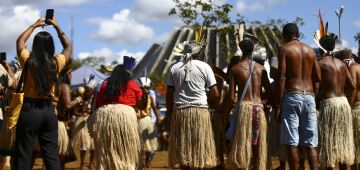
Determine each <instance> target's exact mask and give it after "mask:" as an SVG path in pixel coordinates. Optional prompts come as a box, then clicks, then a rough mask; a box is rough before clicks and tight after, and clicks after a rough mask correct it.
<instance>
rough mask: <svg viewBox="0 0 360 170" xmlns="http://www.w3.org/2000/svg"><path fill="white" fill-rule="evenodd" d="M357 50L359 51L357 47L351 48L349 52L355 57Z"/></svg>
mask: <svg viewBox="0 0 360 170" xmlns="http://www.w3.org/2000/svg"><path fill="white" fill-rule="evenodd" d="M358 50H359V48H358V47H352V48H351V52H352V53H353V54H356V55H357V53H358Z"/></svg>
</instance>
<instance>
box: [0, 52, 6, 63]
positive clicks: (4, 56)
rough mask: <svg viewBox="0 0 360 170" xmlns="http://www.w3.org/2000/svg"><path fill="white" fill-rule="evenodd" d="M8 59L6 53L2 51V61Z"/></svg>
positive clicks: (0, 59)
mask: <svg viewBox="0 0 360 170" xmlns="http://www.w3.org/2000/svg"><path fill="white" fill-rule="evenodd" d="M4 60H6V53H5V52H0V62H1V61H4Z"/></svg>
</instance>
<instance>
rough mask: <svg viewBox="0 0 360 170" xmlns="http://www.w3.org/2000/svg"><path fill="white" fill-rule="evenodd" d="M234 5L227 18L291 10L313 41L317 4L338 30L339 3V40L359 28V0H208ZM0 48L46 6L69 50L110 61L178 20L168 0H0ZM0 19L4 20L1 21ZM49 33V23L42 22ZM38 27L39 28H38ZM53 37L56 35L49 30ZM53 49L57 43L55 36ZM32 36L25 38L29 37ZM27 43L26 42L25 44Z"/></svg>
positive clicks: (146, 44)
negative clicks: (66, 37) (72, 30)
mask: <svg viewBox="0 0 360 170" xmlns="http://www.w3.org/2000/svg"><path fill="white" fill-rule="evenodd" d="M214 1H215V3H222V2H228V3H230V4H232V5H233V6H234V8H233V11H232V14H231V15H232V18H233V20H235V18H236V17H235V14H236V13H240V14H241V15H243V16H245V18H246V19H248V20H249V21H253V20H259V21H262V22H266V21H267V20H269V19H271V18H284V19H286V20H288V21H292V20H294V19H295V18H296V17H297V16H299V17H301V18H303V19H304V21H305V26H303V27H301V28H300V30H301V31H302V32H303V33H304V34H305V38H304V39H302V40H303V41H304V42H305V43H307V44H309V45H313V44H314V43H313V40H312V36H313V32H314V31H315V30H316V29H318V18H317V17H316V14H317V10H318V9H321V11H322V13H323V20H324V21H329V30H330V32H335V33H337V32H338V19H337V16H336V15H335V10H336V9H338V8H339V7H340V6H341V5H344V6H345V10H344V13H343V16H342V20H341V21H342V32H341V33H342V39H343V40H344V45H345V46H347V47H348V48H352V49H354V50H356V49H357V43H356V42H355V41H354V38H353V36H354V35H355V33H356V32H360V13H359V12H356V11H358V10H357V8H359V7H360V1H359V0H347V1H345V0H214ZM0 2H1V3H0V20H1V21H2V22H3V24H1V25H0V30H1V31H0V39H1V41H0V51H7V52H8V54H9V58H11V57H10V56H13V55H14V54H15V52H14V51H15V41H16V38H17V36H18V35H19V34H20V33H21V32H22V31H23V30H25V29H26V28H27V27H28V26H30V24H32V23H33V22H35V21H36V19H37V18H38V17H40V16H41V15H44V14H45V10H46V9H47V8H54V9H55V16H57V18H58V22H59V24H60V26H61V27H62V28H63V30H64V32H65V33H67V34H68V35H70V27H71V24H70V23H71V22H70V21H71V17H73V18H74V28H75V36H74V56H75V57H79V58H81V59H83V58H86V57H88V56H104V57H106V59H107V61H108V62H109V63H110V62H112V61H113V60H118V61H121V56H123V55H132V56H136V57H138V58H141V57H142V56H143V55H144V53H146V51H147V50H148V49H149V48H150V46H151V45H152V44H153V43H163V42H164V41H165V40H166V39H167V37H168V36H169V34H170V33H171V32H172V31H173V30H174V28H175V27H179V26H181V25H182V23H181V22H180V21H179V18H177V17H175V16H171V17H169V16H168V15H167V13H168V11H169V9H170V8H171V7H172V6H173V3H172V0H132V1H131V0H61V1H59V0H34V1H29V0H0ZM4 23H5V24H4ZM45 30H47V31H50V32H52V33H54V35H55V32H54V31H53V29H52V28H51V27H50V28H45ZM38 31H40V30H38ZM54 37H56V36H54ZM55 40H56V42H57V46H56V47H57V51H58V52H60V51H61V46H60V43H59V41H58V40H57V38H55ZM31 41H32V40H29V42H31ZM28 46H30V45H28Z"/></svg>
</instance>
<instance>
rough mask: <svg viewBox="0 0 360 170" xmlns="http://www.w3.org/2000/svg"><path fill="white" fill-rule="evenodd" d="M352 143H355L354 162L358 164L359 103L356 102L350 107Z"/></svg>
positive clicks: (359, 147) (359, 139)
mask: <svg viewBox="0 0 360 170" xmlns="http://www.w3.org/2000/svg"><path fill="white" fill-rule="evenodd" d="M352 116H353V128H354V142H355V148H356V149H355V162H354V163H356V164H360V102H356V103H354V104H353V107H352Z"/></svg>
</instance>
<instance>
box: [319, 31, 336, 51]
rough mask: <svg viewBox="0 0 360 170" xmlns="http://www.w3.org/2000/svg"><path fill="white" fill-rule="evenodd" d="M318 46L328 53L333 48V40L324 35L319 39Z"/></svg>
mask: <svg viewBox="0 0 360 170" xmlns="http://www.w3.org/2000/svg"><path fill="white" fill-rule="evenodd" d="M320 45H321V46H322V47H323V48H324V49H325V50H326V51H328V52H330V51H333V50H334V48H335V39H334V38H333V37H331V36H328V35H325V36H323V37H321V38H320Z"/></svg>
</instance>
